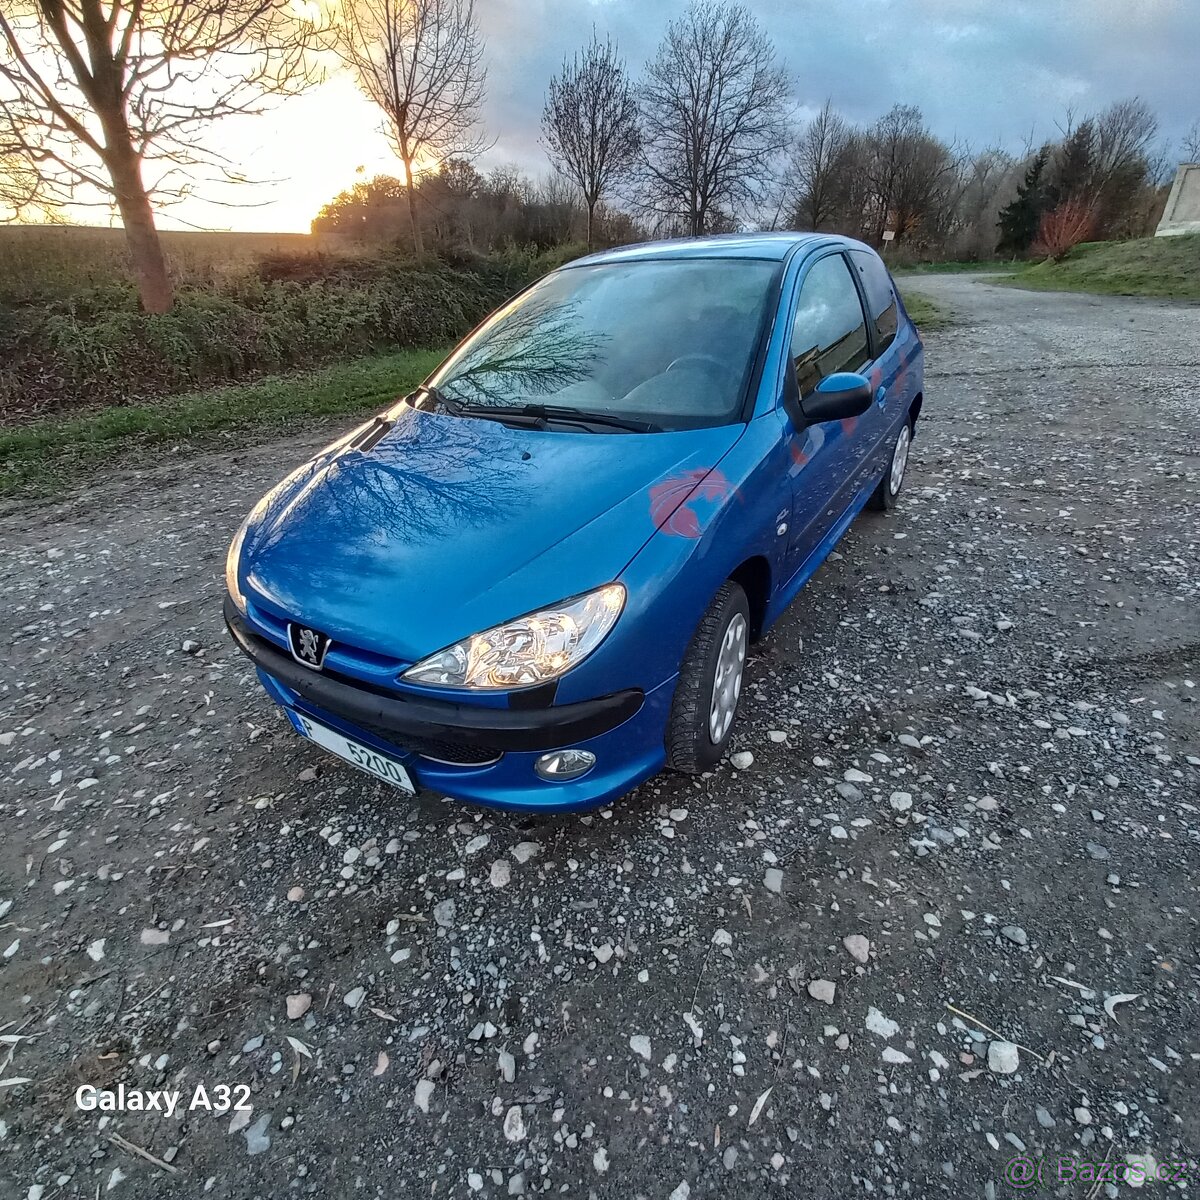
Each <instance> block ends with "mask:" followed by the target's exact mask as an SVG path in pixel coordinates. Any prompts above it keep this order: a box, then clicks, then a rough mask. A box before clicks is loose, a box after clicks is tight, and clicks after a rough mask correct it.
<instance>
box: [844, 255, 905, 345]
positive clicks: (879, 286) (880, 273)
mask: <svg viewBox="0 0 1200 1200" xmlns="http://www.w3.org/2000/svg"><path fill="white" fill-rule="evenodd" d="M850 261H851V262H853V263H854V266H855V269H856V270H857V271H858V275H859V278H860V279H861V280H862V284H863V289H864V290H865V291H866V293H867V308H868V309H870V317H871V320H872V321H873V322H874V324H875V332H876V333H877V334H878V340H879V353H880V354H882V353H883V352H884V351H885V350H886V349H887V348H888V347H889V346H890V345H891V344H892V342H894V341H895V340H896V320H897V305H896V289H895V287H894V286H893V284H892V277H891V276H890V275H889V274H888V269H887V267H885V266H884V265H883V263H882V262H880V260H879V259H878V258H876V256H875V255H874V254H865V253H864V252H863V251H861V250H851V251H850Z"/></svg>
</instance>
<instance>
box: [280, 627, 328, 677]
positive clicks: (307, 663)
mask: <svg viewBox="0 0 1200 1200" xmlns="http://www.w3.org/2000/svg"><path fill="white" fill-rule="evenodd" d="M288 645H289V646H290V647H291V650H292V657H293V658H294V659H295V660H296V661H297V662H298V663H299V664H300V665H301V666H302V667H311V668H312V669H313V670H314V671H319V670H320V669H321V668H322V666H324V664H325V655H326V654H328V653H329V645H330V641H329V638H328V637H327V636H326V635H325V634H323V633H318V632H317V630H315V629H309V628H308V627H307V626H306V625H289V626H288Z"/></svg>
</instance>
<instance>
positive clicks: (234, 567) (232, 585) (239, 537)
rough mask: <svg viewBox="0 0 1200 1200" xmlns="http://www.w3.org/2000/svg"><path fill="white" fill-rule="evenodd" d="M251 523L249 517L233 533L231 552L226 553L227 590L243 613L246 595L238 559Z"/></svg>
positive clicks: (230, 544) (230, 545)
mask: <svg viewBox="0 0 1200 1200" xmlns="http://www.w3.org/2000/svg"><path fill="white" fill-rule="evenodd" d="M249 524H250V518H249V517H247V518H246V519H245V520H244V521H243V522H242V523H241V526H240V527H239V528H238V531H237V533H235V534H234V535H233V541H232V542H230V543H229V553H228V554H227V555H225V590H226V591H228V593H229V594H230V595H231V596H232V597H233V602H234V604H236V605H237V606H238V611H239V612H243V613H244V612H245V611H246V597H245V596H243V595H242V589H241V588H240V587H238V559H239V558H241V557H242V543H243V542H244V541H245V540H246V529H247V527H248V526H249Z"/></svg>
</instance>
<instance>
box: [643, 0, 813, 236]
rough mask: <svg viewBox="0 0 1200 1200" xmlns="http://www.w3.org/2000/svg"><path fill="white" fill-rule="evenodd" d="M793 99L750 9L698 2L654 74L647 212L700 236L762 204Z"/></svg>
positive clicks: (679, 22)
mask: <svg viewBox="0 0 1200 1200" xmlns="http://www.w3.org/2000/svg"><path fill="white" fill-rule="evenodd" d="M790 93H791V86H790V82H789V80H788V76H787V73H786V71H784V69H783V68H782V67H779V66H777V65H776V61H775V49H774V47H773V45H772V44H771V41H770V39H769V38H768V37H767V35H766V33H765V32H764V31H763V29H762V27H761V26H760V25H759V24H758V22H757V21H756V20H755V19H754V18H753V17H752V16H751V15H750V13H749V12H748V11H747V10H746V9H745V8H743V7H742V6H741V5H740V4H735V3H730V2H728V0H693V3H692V5H691V7H690V8H688V9H687V11H686V12H685V13H684V14H683V15H682V16H681V17H679V18H677V19H676V20H674V21H672V22H671V23H670V24H669V25H668V26H667V33H666V36H665V37H664V39H663V41H662V43H661V44H660V46H659V48H658V52H657V54H656V55H655V57H654V59H653V60H652V61H651V63H650V64H649V66H648V67H647V68H646V78H645V82H644V84H643V88H642V94H641V105H640V107H641V127H642V173H643V176H644V190H645V203H646V207H647V208H648V210H649V211H650V212H651V213H652V214H654V215H655V216H656V217H657V218H658V220H659V222H660V223H670V222H672V221H682V223H683V224H684V226H685V228H686V229H687V231H688V232H689V233H691V234H692V235H693V236H695V235H697V234H700V233H704V232H706V231H707V230H709V229H710V228H711V227H712V225H713V222H714V221H716V220H717V219H718V217H720V218H721V219H722V221H727V220H728V217H729V214H731V213H734V212H745V211H746V210H748V209H750V208H752V207H753V206H755V205H757V204H759V203H761V202H762V201H763V199H764V198H765V196H766V193H767V190H768V188H769V186H770V184H771V182H772V178H773V175H774V173H775V167H776V163H777V160H778V158H779V156H780V154H781V153H782V151H783V149H784V147H785V145H786V143H787V137H788V102H789V97H790Z"/></svg>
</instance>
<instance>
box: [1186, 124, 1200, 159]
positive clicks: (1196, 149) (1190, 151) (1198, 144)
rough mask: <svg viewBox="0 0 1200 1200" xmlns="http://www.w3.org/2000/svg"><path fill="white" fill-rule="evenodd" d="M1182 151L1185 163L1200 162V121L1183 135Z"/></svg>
mask: <svg viewBox="0 0 1200 1200" xmlns="http://www.w3.org/2000/svg"><path fill="white" fill-rule="evenodd" d="M1182 149H1183V161H1184V162H1188V163H1194V162H1200V119H1198V120H1195V121H1193V122H1192V127H1191V128H1190V129H1189V130H1188V131H1187V133H1185V134H1184V135H1183V143H1182Z"/></svg>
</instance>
